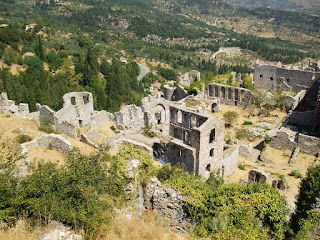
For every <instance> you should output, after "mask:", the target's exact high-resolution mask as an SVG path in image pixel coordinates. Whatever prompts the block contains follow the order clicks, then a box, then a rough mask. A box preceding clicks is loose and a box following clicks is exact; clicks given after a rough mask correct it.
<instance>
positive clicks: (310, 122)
mask: <svg viewBox="0 0 320 240" xmlns="http://www.w3.org/2000/svg"><path fill="white" fill-rule="evenodd" d="M314 120H315V111H305V112H293V113H292V114H291V115H290V116H289V121H288V124H289V125H298V126H307V127H313V126H314V124H315V122H314Z"/></svg>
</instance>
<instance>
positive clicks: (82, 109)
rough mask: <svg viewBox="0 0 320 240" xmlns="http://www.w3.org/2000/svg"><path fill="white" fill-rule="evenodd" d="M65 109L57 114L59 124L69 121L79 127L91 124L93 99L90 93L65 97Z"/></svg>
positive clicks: (78, 93) (66, 95) (77, 93)
mask: <svg viewBox="0 0 320 240" xmlns="http://www.w3.org/2000/svg"><path fill="white" fill-rule="evenodd" d="M63 102H64V103H63V108H62V109H60V110H59V111H58V112H57V113H56V117H57V118H58V121H59V122H62V121H68V122H70V123H72V124H73V125H75V126H77V127H79V126H80V127H83V126H85V125H87V124H89V123H90V121H91V112H93V97H92V93H90V92H70V93H67V94H65V95H63Z"/></svg>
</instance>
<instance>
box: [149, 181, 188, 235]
mask: <svg viewBox="0 0 320 240" xmlns="http://www.w3.org/2000/svg"><path fill="white" fill-rule="evenodd" d="M144 203H145V207H146V208H150V209H153V210H156V211H157V212H158V213H159V214H160V215H162V216H163V217H164V218H166V219H167V220H169V221H170V226H171V227H173V228H174V229H176V230H177V231H179V232H180V233H187V232H188V229H189V227H190V226H191V225H192V221H191V217H190V216H189V215H188V213H187V211H186V209H185V203H186V199H185V198H184V197H183V196H182V195H181V194H180V192H179V190H174V189H172V188H169V187H162V186H161V183H160V181H159V180H158V179H156V178H152V179H151V180H150V183H149V184H148V185H147V188H146V192H145V201H144Z"/></svg>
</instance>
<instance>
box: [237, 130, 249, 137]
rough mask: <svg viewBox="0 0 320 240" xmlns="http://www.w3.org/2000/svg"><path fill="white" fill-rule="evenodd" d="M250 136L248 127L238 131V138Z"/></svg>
mask: <svg viewBox="0 0 320 240" xmlns="http://www.w3.org/2000/svg"><path fill="white" fill-rule="evenodd" d="M248 136H249V132H248V130H246V129H242V130H239V131H237V132H236V138H237V139H245V138H247V137H248Z"/></svg>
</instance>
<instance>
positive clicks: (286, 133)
mask: <svg viewBox="0 0 320 240" xmlns="http://www.w3.org/2000/svg"><path fill="white" fill-rule="evenodd" d="M270 146H271V147H272V148H275V149H287V150H291V151H294V150H295V149H296V148H297V147H299V148H300V149H301V151H303V152H306V153H309V154H312V155H317V154H318V153H319V152H320V138H318V137H313V136H308V135H304V134H301V133H297V132H294V131H291V130H288V129H285V128H281V129H280V131H279V132H278V133H277V135H276V136H275V137H274V138H273V139H272V141H271V142H270Z"/></svg>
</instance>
